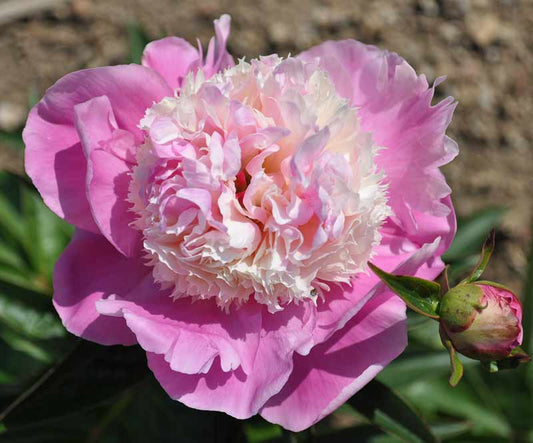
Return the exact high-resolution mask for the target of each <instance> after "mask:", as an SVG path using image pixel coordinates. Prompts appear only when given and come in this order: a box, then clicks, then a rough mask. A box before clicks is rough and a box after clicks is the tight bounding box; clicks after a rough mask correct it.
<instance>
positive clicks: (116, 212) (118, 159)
mask: <svg viewBox="0 0 533 443" xmlns="http://www.w3.org/2000/svg"><path fill="white" fill-rule="evenodd" d="M75 122H76V127H77V128H78V133H79V136H80V138H81V141H82V147H83V150H84V153H85V156H86V157H87V163H88V168H87V198H88V200H89V205H90V208H91V213H92V215H93V219H94V221H95V222H96V224H97V226H98V228H99V229H100V232H101V233H102V234H103V235H104V236H105V237H106V238H107V239H108V240H109V242H111V244H112V245H113V246H115V247H116V248H117V249H118V250H119V251H120V252H122V253H123V254H124V255H126V256H133V255H136V254H137V253H138V252H139V250H140V246H141V234H140V231H138V230H136V229H133V228H132V227H130V225H131V223H132V222H133V221H134V220H135V217H134V214H133V213H132V212H131V204H130V203H129V202H128V189H129V182H130V179H131V177H130V172H131V168H132V164H133V163H132V162H133V161H134V157H133V155H134V152H135V149H136V147H135V139H134V136H133V135H132V134H131V133H130V132H128V131H126V130H123V129H118V126H117V123H116V119H115V116H114V113H113V109H112V108H111V103H110V102H109V99H108V98H107V97H106V96H102V97H96V98H93V99H91V100H88V101H86V102H84V103H81V104H79V105H76V106H75Z"/></svg>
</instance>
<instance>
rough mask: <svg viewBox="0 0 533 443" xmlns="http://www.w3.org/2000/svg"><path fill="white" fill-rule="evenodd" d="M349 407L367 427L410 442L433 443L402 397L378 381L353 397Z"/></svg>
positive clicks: (433, 437) (427, 428)
mask: <svg viewBox="0 0 533 443" xmlns="http://www.w3.org/2000/svg"><path fill="white" fill-rule="evenodd" d="M348 404H349V405H350V406H352V407H353V408H354V409H356V410H357V411H358V412H359V413H360V414H362V415H363V416H365V417H366V418H367V419H368V420H369V421H370V423H372V424H373V425H375V426H378V427H379V428H381V429H383V430H384V431H385V432H387V433H388V434H391V435H393V436H396V437H398V438H401V439H403V440H404V441H409V442H420V441H422V442H436V441H437V438H436V437H435V435H433V433H432V432H431V429H430V428H429V427H428V426H427V424H426V423H425V422H424V421H423V420H422V418H421V417H420V416H419V415H418V413H416V412H415V411H414V410H413V409H412V408H411V407H410V406H409V405H408V404H407V403H406V402H405V401H404V400H403V399H402V398H401V397H399V396H398V394H396V393H395V392H394V391H393V390H392V389H390V388H388V387H387V386H386V385H384V384H383V383H380V382H379V381H377V380H373V381H371V382H370V383H369V384H368V385H366V386H365V387H364V388H363V389H361V391H359V392H358V393H357V394H356V395H354V396H353V397H352V398H351V399H350V400H348Z"/></svg>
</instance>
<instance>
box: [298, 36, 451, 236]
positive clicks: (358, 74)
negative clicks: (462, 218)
mask: <svg viewBox="0 0 533 443" xmlns="http://www.w3.org/2000/svg"><path fill="white" fill-rule="evenodd" d="M300 57H302V58H303V59H305V60H317V61H318V63H319V65H320V67H321V68H322V69H324V70H326V71H327V72H328V73H329V75H330V77H331V79H332V80H333V82H334V83H335V85H336V87H337V90H338V92H339V93H340V94H341V95H343V96H344V97H346V98H348V99H349V100H350V101H351V102H352V104H353V105H355V106H357V107H358V108H359V115H360V117H361V124H362V127H363V129H364V130H367V131H370V132H372V136H373V138H374V141H375V142H376V143H377V144H378V145H379V146H383V147H385V149H383V150H381V151H380V153H379V155H378V158H377V163H378V166H380V167H381V168H382V169H383V170H384V171H385V175H386V178H387V182H388V183H389V204H390V205H391V207H392V209H393V211H394V216H393V220H395V222H396V223H397V224H398V226H399V227H400V228H401V229H403V230H404V231H405V233H406V234H407V235H412V236H416V235H417V233H418V232H419V230H420V229H422V230H423V231H424V232H427V231H428V228H429V226H424V224H425V223H427V221H428V220H426V219H424V218H425V215H426V214H427V215H431V216H433V217H446V216H447V215H448V214H449V212H450V207H449V206H448V205H446V204H445V203H444V202H443V201H442V199H444V198H445V197H447V196H448V195H449V194H450V189H449V187H448V185H447V184H446V181H445V180H444V177H443V176H442V174H441V173H440V171H439V170H438V167H439V166H442V165H444V164H446V163H448V162H449V161H451V160H452V159H453V158H454V157H455V156H456V155H457V145H456V144H455V143H454V142H453V141H452V140H450V139H449V138H447V137H446V136H445V135H444V132H445V130H446V127H447V126H448V124H449V123H450V120H451V116H452V113H453V110H454V108H455V104H454V103H453V100H452V99H451V98H448V99H446V100H444V101H442V102H441V103H439V104H438V105H436V106H431V99H432V97H433V92H434V88H428V84H427V81H426V79H425V77H424V76H417V75H416V73H415V71H414V70H413V68H411V66H409V64H408V63H407V62H406V61H405V60H403V59H402V58H401V57H399V56H398V55H397V54H394V53H388V52H384V51H381V50H379V49H378V48H376V47H373V46H367V45H364V44H362V43H359V42H356V41H354V40H345V41H340V42H331V41H330V42H325V43H323V44H321V45H319V46H316V47H314V48H311V49H310V50H309V51H306V52H303V53H302V54H300ZM439 82H440V79H439V80H438V81H437V82H436V85H437V84H438V83H439ZM453 235H454V232H451V230H449V232H448V233H447V235H446V237H448V238H444V239H443V240H444V244H448V243H449V241H450V239H451V238H453ZM433 238H434V237H433Z"/></svg>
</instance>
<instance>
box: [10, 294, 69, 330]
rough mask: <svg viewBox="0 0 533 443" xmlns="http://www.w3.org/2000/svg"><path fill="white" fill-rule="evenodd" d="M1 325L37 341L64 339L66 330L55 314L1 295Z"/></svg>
mask: <svg viewBox="0 0 533 443" xmlns="http://www.w3.org/2000/svg"><path fill="white" fill-rule="evenodd" d="M0 325H4V326H7V327H8V328H9V329H11V330H12V331H14V332H16V333H18V334H21V335H23V336H26V337H28V338H35V339H49V338H56V337H62V336H64V335H65V329H64V328H63V326H62V325H61V322H60V320H59V317H58V316H57V314H55V313H53V312H43V311H42V310H41V309H34V308H33V307H31V306H28V305H25V304H24V303H21V302H20V301H19V300H17V299H16V298H14V297H8V296H5V295H3V294H1V293H0Z"/></svg>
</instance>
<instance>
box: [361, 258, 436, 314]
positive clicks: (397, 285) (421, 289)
mask: <svg viewBox="0 0 533 443" xmlns="http://www.w3.org/2000/svg"><path fill="white" fill-rule="evenodd" d="M368 266H369V267H370V269H372V271H374V273H375V274H376V275H377V276H378V277H379V278H380V280H381V281H382V282H383V283H385V284H386V285H387V286H388V287H389V289H390V290H391V291H393V292H394V293H395V294H396V295H397V296H398V297H400V298H401V299H402V300H403V301H404V302H405V304H406V305H407V306H409V307H410V308H411V309H412V310H413V311H416V312H418V313H419V314H422V315H425V316H426V317H429V318H433V319H435V320H438V319H439V314H438V306H439V299H440V285H439V284H438V283H436V282H434V281H429V280H424V279H421V278H417V277H410V276H404V275H393V274H389V273H388V272H385V271H383V270H381V269H380V268H378V267H377V266H375V265H373V264H372V263H368Z"/></svg>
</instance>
